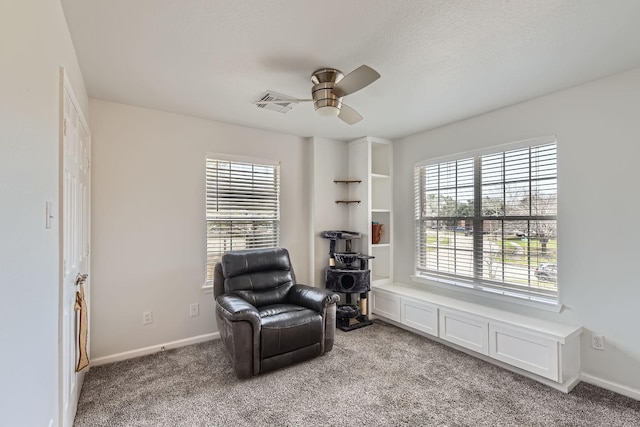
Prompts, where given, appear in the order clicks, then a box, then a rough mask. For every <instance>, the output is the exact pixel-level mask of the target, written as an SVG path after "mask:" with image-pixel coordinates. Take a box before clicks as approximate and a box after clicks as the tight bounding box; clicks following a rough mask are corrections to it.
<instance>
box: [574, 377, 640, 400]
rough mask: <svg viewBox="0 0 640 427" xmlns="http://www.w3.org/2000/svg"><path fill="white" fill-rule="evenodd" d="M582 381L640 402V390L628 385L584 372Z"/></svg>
mask: <svg viewBox="0 0 640 427" xmlns="http://www.w3.org/2000/svg"><path fill="white" fill-rule="evenodd" d="M580 380H582V381H584V382H585V383H588V384H591V385H595V386H597V387H600V388H604V389H606V390H609V391H612V392H614V393H618V394H621V395H623V396H627V397H630V398H632V399H635V400H640V390H638V389H635V388H632V387H629V386H627V385H624V384H619V383H616V382H613V381H609V380H605V379H603V378H600V377H596V376H594V375H591V374H585V373H584V372H582V373H581V374H580Z"/></svg>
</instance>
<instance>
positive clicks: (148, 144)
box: [90, 99, 311, 359]
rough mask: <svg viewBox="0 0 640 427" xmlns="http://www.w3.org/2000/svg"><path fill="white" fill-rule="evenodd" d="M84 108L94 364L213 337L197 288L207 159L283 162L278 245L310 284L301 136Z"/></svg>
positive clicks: (204, 297)
mask: <svg viewBox="0 0 640 427" xmlns="http://www.w3.org/2000/svg"><path fill="white" fill-rule="evenodd" d="M90 110H91V123H92V126H91V129H92V137H93V153H92V158H93V171H92V173H93V181H92V185H93V194H92V197H93V199H92V202H93V204H92V209H93V217H92V233H93V234H92V243H93V252H92V274H93V282H92V304H93V305H92V315H91V320H92V328H91V334H92V348H91V353H92V354H91V355H92V357H93V358H94V359H95V358H100V357H105V356H110V355H113V354H116V353H120V352H125V351H130V350H134V349H140V348H143V347H147V346H152V345H159V344H162V343H166V342H171V341H175V340H180V339H186V338H191V337H195V336H199V335H203V334H208V333H213V332H216V331H217V326H216V323H215V316H214V309H213V307H214V305H213V296H212V294H210V293H209V294H205V293H203V291H202V289H201V287H202V286H203V285H204V280H205V278H204V274H205V230H206V228H205V216H204V215H205V208H204V204H205V195H204V190H205V157H206V155H207V153H225V154H233V155H240V156H250V157H255V158H264V159H273V160H279V161H281V245H282V246H283V247H286V248H288V249H289V252H290V254H291V258H292V262H293V265H294V268H295V272H296V277H297V279H298V281H299V282H302V283H305V282H308V281H309V278H310V266H309V259H310V255H309V251H310V244H309V241H308V236H309V230H310V229H311V223H310V219H309V218H310V217H311V213H310V208H309V206H308V203H307V195H308V192H309V189H308V186H309V178H308V176H307V173H308V172H307V170H308V168H309V165H307V162H308V158H309V154H308V150H310V146H309V142H308V141H307V140H306V139H304V138H299V137H294V136H290V135H283V134H278V133H272V132H265V131H260V130H255V129H250V128H245V127H240V126H233V125H228V124H223V123H219V122H214V121H209V120H203V119H197V118H192V117H186V116H180V115H176V114H170V113H164V112H160V111H155V110H149V109H143V108H137V107H131V106H127V105H122V104H116V103H111V102H105V101H101V100H95V99H91V101H90ZM192 303H199V304H200V315H199V316H197V317H190V316H189V306H190V304H192ZM148 310H150V311H152V312H153V323H152V324H150V325H143V324H142V313H143V312H144V311H148Z"/></svg>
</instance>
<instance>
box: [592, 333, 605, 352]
mask: <svg viewBox="0 0 640 427" xmlns="http://www.w3.org/2000/svg"><path fill="white" fill-rule="evenodd" d="M591 347H593V348H595V349H596V350H604V335H597V334H591Z"/></svg>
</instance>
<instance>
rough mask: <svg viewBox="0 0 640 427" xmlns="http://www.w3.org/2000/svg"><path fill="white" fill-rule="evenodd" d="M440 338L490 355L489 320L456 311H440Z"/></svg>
mask: <svg viewBox="0 0 640 427" xmlns="http://www.w3.org/2000/svg"><path fill="white" fill-rule="evenodd" d="M439 317H440V327H439V329H438V332H439V336H440V338H442V339H443V340H446V341H449V342H452V343H454V344H458V345H459V346H461V347H464V348H468V349H469V350H473V351H475V352H477V353H480V354H484V355H485V356H487V355H489V322H488V320H487V319H485V318H483V317H480V316H474V315H472V314H469V313H464V312H460V311H455V310H448V309H443V308H441V309H440V316H439Z"/></svg>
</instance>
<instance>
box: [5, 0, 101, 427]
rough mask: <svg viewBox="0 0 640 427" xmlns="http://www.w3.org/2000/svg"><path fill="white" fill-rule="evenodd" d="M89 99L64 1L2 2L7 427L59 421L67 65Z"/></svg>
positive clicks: (80, 93) (80, 92)
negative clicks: (48, 205)
mask: <svg viewBox="0 0 640 427" xmlns="http://www.w3.org/2000/svg"><path fill="white" fill-rule="evenodd" d="M61 66H62V67H65V69H66V70H67V72H68V74H69V79H70V81H71V83H72V86H73V87H74V90H75V92H76V95H77V97H78V100H79V102H80V104H81V105H82V109H83V112H84V114H85V115H86V116H88V114H87V108H86V107H87V103H88V101H87V96H86V92H85V88H84V83H83V81H82V76H81V73H80V68H79V67H78V64H77V60H76V56H75V52H74V50H73V45H72V43H71V38H70V36H69V33H68V30H67V26H66V22H65V19H64V15H63V12H62V7H61V6H60V2H59V1H50V0H46V1H45V0H40V1H35V0H3V1H2V2H0V76H2V78H1V79H0V206H1V208H0V286H1V287H2V298H0V343H1V345H2V350H1V351H0V420H1V421H0V424H2V425H7V426H47V425H49V421H50V420H54V421H57V417H58V297H59V292H58V289H59V259H58V257H59V250H58V247H59V243H60V240H59V237H58V233H59V223H58V218H55V220H54V222H53V227H52V228H51V229H46V228H45V202H46V201H52V202H53V203H54V207H55V208H56V209H57V208H58V207H59V205H58V198H59V196H60V193H59V187H58V186H59V178H58V174H59V156H58V148H59V139H58V132H59V114H60V111H59V100H60V91H59V79H60V70H59V67H61Z"/></svg>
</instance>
